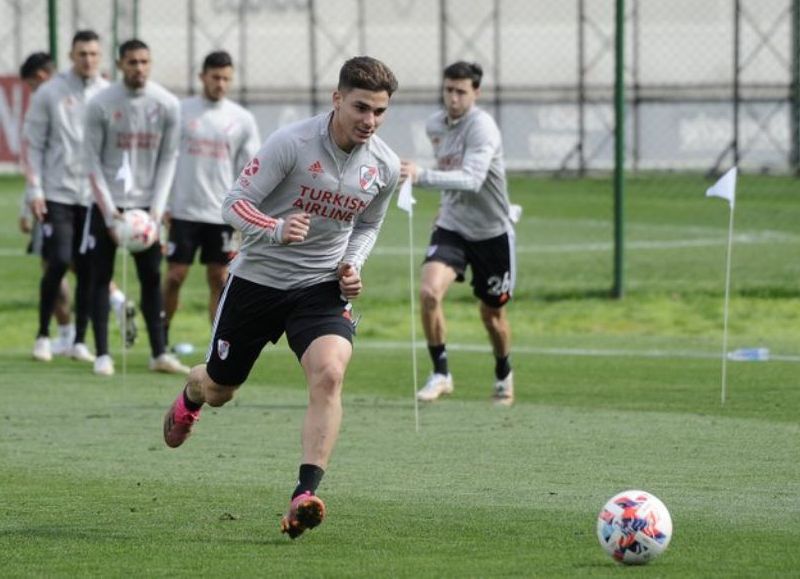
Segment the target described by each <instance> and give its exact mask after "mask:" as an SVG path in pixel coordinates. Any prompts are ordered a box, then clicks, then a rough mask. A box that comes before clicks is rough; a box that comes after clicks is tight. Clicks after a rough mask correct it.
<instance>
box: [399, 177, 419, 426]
mask: <svg viewBox="0 0 800 579" xmlns="http://www.w3.org/2000/svg"><path fill="white" fill-rule="evenodd" d="M416 202H417V200H416V199H414V195H413V193H412V190H411V179H409V178H407V179H406V180H405V181H403V184H402V185H401V186H400V191H398V193H397V206H398V207H399V208H400V209H402V210H403V211H405V212H406V213H408V291H409V296H410V302H411V373H412V384H413V385H414V391H413V396H414V427H415V431H416V432H419V401H418V400H417V323H416V320H417V315H416V312H415V311H414V310H415V308H414V296H415V295H416V292H415V289H416V288H415V287H414V218H413V217H414V203H416Z"/></svg>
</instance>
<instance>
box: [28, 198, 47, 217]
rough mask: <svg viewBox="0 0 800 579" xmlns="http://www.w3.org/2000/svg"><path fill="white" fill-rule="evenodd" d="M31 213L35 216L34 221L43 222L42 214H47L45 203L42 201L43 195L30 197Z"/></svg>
mask: <svg viewBox="0 0 800 579" xmlns="http://www.w3.org/2000/svg"><path fill="white" fill-rule="evenodd" d="M30 205H31V213H33V216H34V217H35V218H36V221H38V222H39V223H43V222H44V216H45V215H46V214H47V203H45V201H44V197H34V198H33V199H31V202H30Z"/></svg>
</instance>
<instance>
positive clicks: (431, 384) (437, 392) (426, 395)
mask: <svg viewBox="0 0 800 579" xmlns="http://www.w3.org/2000/svg"><path fill="white" fill-rule="evenodd" d="M452 393H453V375H452V374H447V375H444V374H436V373H435V372H434V373H433V374H431V375H430V376H428V381H427V382H425V386H423V387H422V388H420V390H419V392H417V400H422V401H423V402H433V401H434V400H436V399H437V398H439V396H441V395H442V394H452Z"/></svg>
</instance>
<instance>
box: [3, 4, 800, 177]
mask: <svg viewBox="0 0 800 579" xmlns="http://www.w3.org/2000/svg"><path fill="white" fill-rule="evenodd" d="M48 4H50V5H51V6H52V7H53V8H54V10H53V13H52V15H51V16H52V18H54V26H53V28H52V29H53V31H54V42H56V43H57V46H58V49H57V55H58V59H59V63H60V64H61V65H62V67H63V66H65V65H66V64H67V62H68V61H67V52H68V50H69V42H70V39H71V36H72V34H73V33H74V31H75V30H78V29H82V28H92V29H94V30H96V31H97V32H98V33H100V35H101V37H102V39H103V44H104V48H105V53H106V64H105V67H104V68H105V70H106V72H107V73H108V74H109V76H112V77H113V76H114V75H115V71H114V67H113V63H112V56H111V55H112V54H113V52H114V47H115V46H116V45H117V44H119V43H120V42H121V41H123V40H125V39H127V38H129V37H132V36H138V37H140V38H142V39H143V40H144V41H146V42H147V43H148V44H149V45H150V46H151V48H152V52H153V59H154V79H155V80H157V81H159V82H161V83H162V84H164V85H166V86H167V87H168V88H170V89H171V90H173V91H174V92H176V93H177V94H179V95H184V94H190V93H193V92H194V91H195V90H197V88H198V83H197V80H196V77H197V72H198V68H199V65H200V63H201V62H202V59H203V57H204V55H205V54H206V53H207V52H208V51H210V50H212V49H216V48H225V49H227V50H228V51H230V52H231V53H232V54H233V56H234V59H235V62H236V67H237V88H236V91H235V94H234V97H236V98H238V99H239V100H240V101H242V102H244V103H245V104H246V105H247V106H248V107H250V108H251V109H252V110H253V112H254V113H255V114H256V116H257V118H258V121H259V124H260V125H261V129H262V131H263V132H264V133H265V134H267V133H268V132H270V131H271V130H273V129H274V128H276V127H277V126H280V125H281V124H283V123H286V122H288V121H290V120H293V119H296V118H298V117H302V116H305V115H307V114H310V113H311V112H313V111H318V110H322V109H324V108H326V107H327V106H328V103H329V100H330V96H329V95H330V92H331V90H332V89H333V87H334V85H335V82H336V74H337V72H338V68H339V65H340V64H341V62H342V61H343V60H345V59H346V58H348V57H349V56H352V55H355V54H370V55H373V56H376V57H378V58H381V59H382V60H384V61H385V62H387V63H388V64H389V65H390V66H391V67H392V68H393V69H394V71H395V73H396V74H397V76H398V79H399V80H400V85H401V88H400V91H399V92H398V93H397V95H396V97H395V99H394V104H393V108H392V112H391V115H390V118H389V120H388V121H387V125H386V126H385V128H384V129H383V133H384V136H385V137H386V138H387V140H389V141H390V142H391V143H392V145H393V146H394V147H395V148H396V149H397V150H398V151H399V152H400V153H401V154H403V155H405V156H411V157H416V158H419V159H427V158H429V155H430V149H429V145H428V143H427V139H426V138H425V137H424V134H423V126H424V119H425V117H426V116H427V115H428V114H429V113H430V112H432V111H433V110H435V109H436V108H437V106H438V102H439V83H440V75H441V70H442V68H443V66H444V65H445V64H447V63H449V62H451V61H454V60H457V59H466V60H475V61H478V62H480V63H481V64H482V65H483V67H484V70H485V81H484V96H483V101H482V102H483V104H484V106H486V107H487V108H490V109H491V110H492V112H493V113H494V114H495V115H496V116H497V118H498V120H499V123H500V125H501V128H502V130H503V134H504V140H505V146H506V152H507V157H508V163H509V166H510V167H511V168H512V169H523V170H539V171H555V172H562V173H563V172H567V173H581V174H582V173H585V172H588V171H594V170H608V169H611V168H612V166H613V161H614V156H613V124H614V122H613V102H612V101H613V99H612V93H613V87H614V51H613V36H614V23H615V19H614V7H615V2H614V1H613V0H571V1H566V0H565V1H563V2H552V1H550V0H392V1H388V0H370V1H367V0H172V1H170V2H165V1H163V0H161V1H157V0H50V3H48V2H47V1H46V0H5V1H4V2H3V3H2V4H0V76H1V75H14V74H15V73H16V70H17V67H18V66H19V63H20V62H21V61H22V59H24V57H25V56H26V55H27V54H28V53H29V52H31V51H34V50H42V49H47V47H48V45H49V43H50V38H49V35H48V34H49V33H48V31H49V30H50V22H49V21H48ZM799 4H800V0H704V1H703V2H697V1H696V0H671V1H670V2H663V1H659V0H627V10H626V18H625V21H626V61H627V66H626V70H625V85H626V89H627V101H628V102H627V115H628V122H627V126H628V132H629V134H628V138H627V139H626V140H627V155H626V157H627V161H626V163H627V167H628V168H629V169H631V170H650V169H657V170H665V169H669V170H686V169H689V170H704V171H705V170H713V169H716V168H720V167H722V166H727V165H730V164H734V163H736V164H738V165H740V166H741V167H742V168H744V169H748V168H749V169H752V170H774V171H792V170H796V169H797V167H798V134H799V132H800V131H798V120H797V119H798V107H799V100H800V93H799V92H798V83H799V82H800V80H799V79H798V40H797V38H798V28H800V27H798V19H800V16H798V15H799V14H800V9H799V8H798V5H799ZM3 98H5V99H6V102H0V117H2V118H3V122H4V126H5V125H9V123H10V121H8V122H7V118H8V117H9V116H13V114H12V113H13V102H11V99H10V97H8V95H4V97H3ZM9 111H11V112H9ZM8 130H9V129H8V127H7V126H6V132H8Z"/></svg>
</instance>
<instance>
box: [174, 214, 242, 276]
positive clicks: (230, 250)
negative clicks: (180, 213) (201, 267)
mask: <svg viewBox="0 0 800 579" xmlns="http://www.w3.org/2000/svg"><path fill="white" fill-rule="evenodd" d="M198 248H200V263H202V264H208V263H218V264H220V265H228V263H229V262H230V261H231V259H232V258H233V256H234V255H236V247H235V245H234V242H233V227H231V226H230V225H225V224H217V223H200V222H198V221H184V220H183V219H173V220H172V222H171V223H170V227H169V243H168V244H167V261H168V262H169V263H183V264H187V265H190V264H191V263H193V262H194V256H195V254H196V253H197V249H198Z"/></svg>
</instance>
